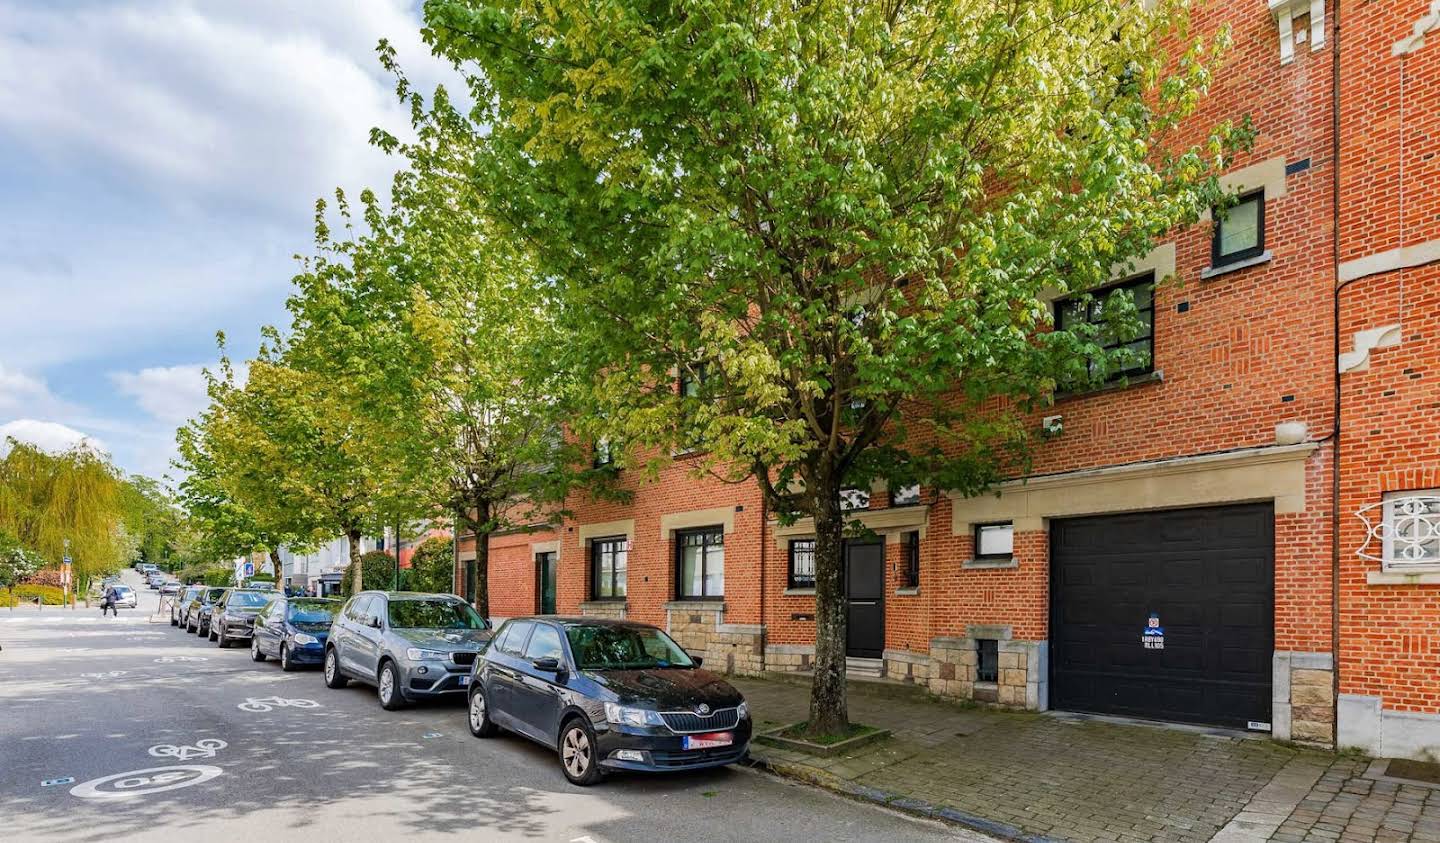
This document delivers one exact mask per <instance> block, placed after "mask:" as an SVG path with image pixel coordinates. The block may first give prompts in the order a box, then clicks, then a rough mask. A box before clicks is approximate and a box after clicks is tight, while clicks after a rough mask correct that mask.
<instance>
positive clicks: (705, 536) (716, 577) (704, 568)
mask: <svg viewBox="0 0 1440 843" xmlns="http://www.w3.org/2000/svg"><path fill="white" fill-rule="evenodd" d="M675 554H676V565H677V567H678V570H679V573H678V575H677V578H676V579H677V584H678V592H679V596H680V597H724V596H725V533H724V531H722V530H721V529H720V528H719V527H707V528H706V529H704V530H689V531H686V532H683V533H676V534H675Z"/></svg>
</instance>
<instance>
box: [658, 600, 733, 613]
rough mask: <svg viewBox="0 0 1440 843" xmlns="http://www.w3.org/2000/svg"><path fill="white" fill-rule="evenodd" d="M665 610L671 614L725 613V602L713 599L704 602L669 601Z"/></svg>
mask: <svg viewBox="0 0 1440 843" xmlns="http://www.w3.org/2000/svg"><path fill="white" fill-rule="evenodd" d="M665 608H666V609H668V610H670V611H672V612H723V611H725V601H724V600H715V599H713V598H711V599H705V600H671V601H670V602H669V603H666V604H665Z"/></svg>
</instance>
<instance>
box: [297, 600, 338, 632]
mask: <svg viewBox="0 0 1440 843" xmlns="http://www.w3.org/2000/svg"><path fill="white" fill-rule="evenodd" d="M339 610H340V603H339V602H338V601H335V600H292V601H291V602H290V613H289V615H287V617H288V618H289V619H290V622H291V623H293V624H295V625H296V626H306V625H315V624H320V625H324V626H329V625H330V622H331V621H333V620H335V613H336V612H337V611H339Z"/></svg>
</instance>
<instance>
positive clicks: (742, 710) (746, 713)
mask: <svg viewBox="0 0 1440 843" xmlns="http://www.w3.org/2000/svg"><path fill="white" fill-rule="evenodd" d="M736 713H737V714H739V715H740V719H741V720H749V719H750V706H749V705H748V704H746V702H745V701H744V700H741V701H740V705H739V706H737V707H736Z"/></svg>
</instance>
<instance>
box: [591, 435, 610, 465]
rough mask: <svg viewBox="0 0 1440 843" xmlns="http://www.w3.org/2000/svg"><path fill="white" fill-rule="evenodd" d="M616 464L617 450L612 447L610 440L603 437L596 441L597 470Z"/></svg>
mask: <svg viewBox="0 0 1440 843" xmlns="http://www.w3.org/2000/svg"><path fill="white" fill-rule="evenodd" d="M614 464H615V450H614V449H613V448H612V447H611V446H610V438H609V437H607V436H602V437H600V438H599V439H596V440H595V462H594V466H595V467H596V468H605V467H606V466H612V465H614Z"/></svg>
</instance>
